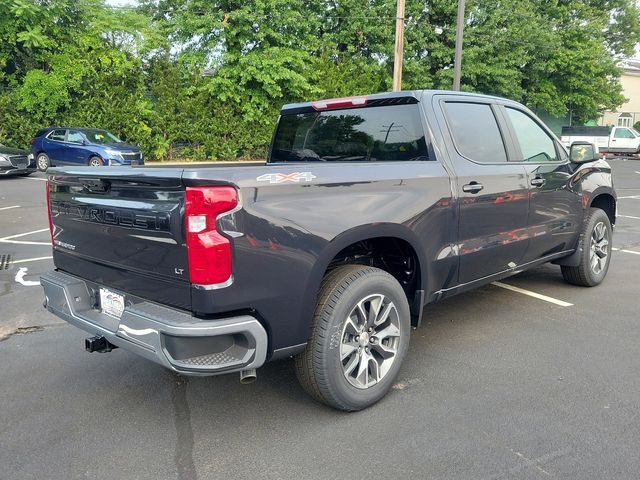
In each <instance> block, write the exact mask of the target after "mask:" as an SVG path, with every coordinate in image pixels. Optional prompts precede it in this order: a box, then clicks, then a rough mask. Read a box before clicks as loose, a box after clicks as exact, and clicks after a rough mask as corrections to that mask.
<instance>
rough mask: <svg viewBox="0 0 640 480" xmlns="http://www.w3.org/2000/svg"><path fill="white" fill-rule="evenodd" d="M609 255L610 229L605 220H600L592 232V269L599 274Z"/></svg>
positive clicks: (590, 255) (590, 260) (590, 256)
mask: <svg viewBox="0 0 640 480" xmlns="http://www.w3.org/2000/svg"><path fill="white" fill-rule="evenodd" d="M608 256H609V231H608V230H607V227H606V226H605V224H604V222H598V223H597V224H596V226H595V227H593V231H592V232H591V251H590V252H589V263H590V265H591V270H592V271H593V273H595V274H599V273H600V272H602V270H603V269H604V268H605V266H606V265H607V260H608V258H607V257H608Z"/></svg>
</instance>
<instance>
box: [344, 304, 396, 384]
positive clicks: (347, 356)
mask: <svg viewBox="0 0 640 480" xmlns="http://www.w3.org/2000/svg"><path fill="white" fill-rule="evenodd" d="M399 345H400V319H399V317H398V310H397V309H396V306H395V305H394V304H393V302H392V301H391V300H389V299H387V298H386V297H385V296H384V295H382V294H375V295H369V296H368V297H365V298H363V299H362V300H360V301H359V302H358V304H357V305H356V306H355V307H354V308H353V310H351V313H350V314H349V316H348V317H347V319H346V321H345V324H344V327H343V328H342V336H341V344H340V363H341V364H342V373H343V374H344V376H345V378H346V379H347V381H348V382H349V383H350V384H351V385H353V386H354V387H356V388H360V389H366V388H369V387H371V386H373V385H375V384H376V383H378V382H379V381H380V380H382V379H383V378H384V377H385V375H386V374H387V373H388V372H389V370H390V369H391V365H393V362H394V361H395V359H396V354H397V353H398V347H399Z"/></svg>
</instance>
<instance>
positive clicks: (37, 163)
mask: <svg viewBox="0 0 640 480" xmlns="http://www.w3.org/2000/svg"><path fill="white" fill-rule="evenodd" d="M43 158H44V159H46V165H47V166H46V167H45V168H42V167H41V166H40V160H41V159H43ZM50 166H51V160H49V155H47V154H46V153H39V154H38V156H37V157H36V167H37V168H38V170H40V171H41V172H46V171H47V169H48V168H49V167H50Z"/></svg>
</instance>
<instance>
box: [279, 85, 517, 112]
mask: <svg viewBox="0 0 640 480" xmlns="http://www.w3.org/2000/svg"><path fill="white" fill-rule="evenodd" d="M434 95H456V96H468V97H474V98H486V99H490V100H493V101H495V100H500V101H501V102H512V100H509V99H507V98H502V97H496V96H493V95H484V94H481V93H471V92H458V91H453V90H402V91H400V92H384V93H374V94H371V95H354V96H352V97H345V98H332V99H325V100H317V101H311V102H302V103H289V104H286V105H283V107H282V113H288V114H291V113H303V112H311V111H317V110H324V109H330V108H327V107H325V108H318V105H326V104H330V103H332V102H342V103H344V102H345V101H348V100H349V99H354V100H356V99H365V98H366V105H369V106H373V105H376V106H380V105H398V104H407V103H417V102H420V101H425V100H428V99H430V98H432V97H433V96H434ZM513 103H517V102H513ZM364 105H365V104H363V103H355V102H354V103H353V105H351V106H344V105H341V106H340V107H335V108H341V109H343V108H360V107H363V106H364Z"/></svg>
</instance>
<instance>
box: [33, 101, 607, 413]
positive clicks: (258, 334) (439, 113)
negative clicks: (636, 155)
mask: <svg viewBox="0 0 640 480" xmlns="http://www.w3.org/2000/svg"><path fill="white" fill-rule="evenodd" d="M47 201H48V207H49V218H50V227H51V237H52V243H53V257H54V263H55V270H54V271H51V272H49V273H46V274H45V275H43V276H42V278H41V283H42V285H43V287H44V293H45V307H46V308H47V309H48V310H49V311H50V312H52V313H54V314H55V315H57V316H59V317H61V318H63V319H64V320H66V321H67V322H69V323H70V324H73V325H75V326H77V327H79V328H81V329H83V330H85V331H87V332H89V334H91V335H92V336H91V337H90V338H88V339H87V340H86V341H85V348H86V349H87V350H88V351H90V352H93V351H98V352H107V351H111V350H112V349H114V348H116V347H121V348H123V349H126V350H128V351H131V352H135V353H136V354H138V355H140V356H142V357H145V358H147V359H149V360H152V361H155V362H157V363H159V364H161V365H164V366H165V367H167V368H169V369H171V370H173V371H175V372H178V373H180V374H184V375H217V374H223V373H229V372H239V373H240V378H241V380H242V381H244V382H248V381H251V380H253V379H255V376H256V371H255V370H256V369H257V368H258V367H260V366H262V365H264V364H265V362H268V361H272V360H276V359H280V358H286V357H294V363H295V369H296V373H297V376H298V378H299V380H300V382H301V384H302V386H303V387H304V389H305V390H306V391H307V392H308V393H309V394H310V395H311V396H312V397H314V398H315V399H317V400H319V401H320V402H323V403H325V404H328V405H330V406H332V407H334V408H337V409H341V410H347V411H352V410H359V409H362V408H365V407H367V406H369V405H372V404H373V403H375V402H376V401H378V400H379V399H381V398H382V397H383V396H384V395H385V393H386V392H387V391H388V390H389V388H390V387H391V385H392V384H393V382H394V379H395V378H396V376H397V375H398V372H399V369H400V366H401V363H402V361H403V358H404V357H405V354H406V352H407V347H408V342H409V336H410V330H411V328H412V327H414V328H416V327H418V326H419V325H420V322H421V318H422V315H423V307H425V305H427V304H429V303H433V302H437V301H439V300H442V299H444V298H447V297H450V296H452V295H454V294H457V293H460V292H464V291H465V290H468V289H470V288H473V287H477V286H480V285H485V284H487V283H489V282H492V281H495V280H499V279H502V278H504V277H507V276H509V275H513V274H514V273H517V272H520V271H522V270H525V269H529V268H533V267H536V266H538V265H541V264H543V263H546V262H552V263H555V264H557V265H559V266H560V268H561V271H562V275H563V277H564V278H565V280H567V281H568V282H570V283H572V284H576V285H582V286H595V285H597V284H599V283H600V282H602V280H603V279H604V277H605V275H606V273H607V269H608V267H609V261H610V258H611V238H612V226H613V225H614V223H615V218H616V193H615V191H614V189H613V185H612V180H611V169H610V166H609V165H608V164H607V163H606V162H605V161H603V160H601V159H600V158H598V154H597V150H596V149H595V147H594V146H593V145H592V144H588V143H586V142H582V143H580V142H578V143H574V144H573V145H572V146H571V150H570V152H569V153H568V152H567V151H566V150H565V149H564V147H563V146H562V145H561V143H560V142H559V141H558V139H557V138H556V137H555V136H554V135H553V133H551V131H550V130H549V129H548V128H547V127H546V126H545V125H544V124H543V123H542V122H541V121H540V120H539V119H538V118H537V117H536V116H535V115H534V114H533V113H532V112H531V111H529V110H528V109H527V108H525V107H523V106H522V105H520V104H518V103H516V102H513V101H510V100H506V99H502V98H497V97H491V96H483V95H477V94H465V93H460V92H445V91H405V92H396V93H383V94H375V95H370V96H359V97H352V98H340V99H332V100H323V101H316V102H309V103H299V104H290V105H285V106H284V107H283V108H282V111H281V115H280V117H279V120H278V123H277V126H276V129H275V133H274V136H273V140H272V145H271V148H270V152H269V155H268V159H267V161H266V162H264V163H248V164H234V165H228V164H224V165H206V166H188V165H185V166H166V167H161V166H150V165H147V166H140V167H134V168H119V167H115V168H101V167H75V168H74V167H67V168H53V169H50V170H49V171H48V183H47ZM426 311H427V315H428V308H427V309H426Z"/></svg>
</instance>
